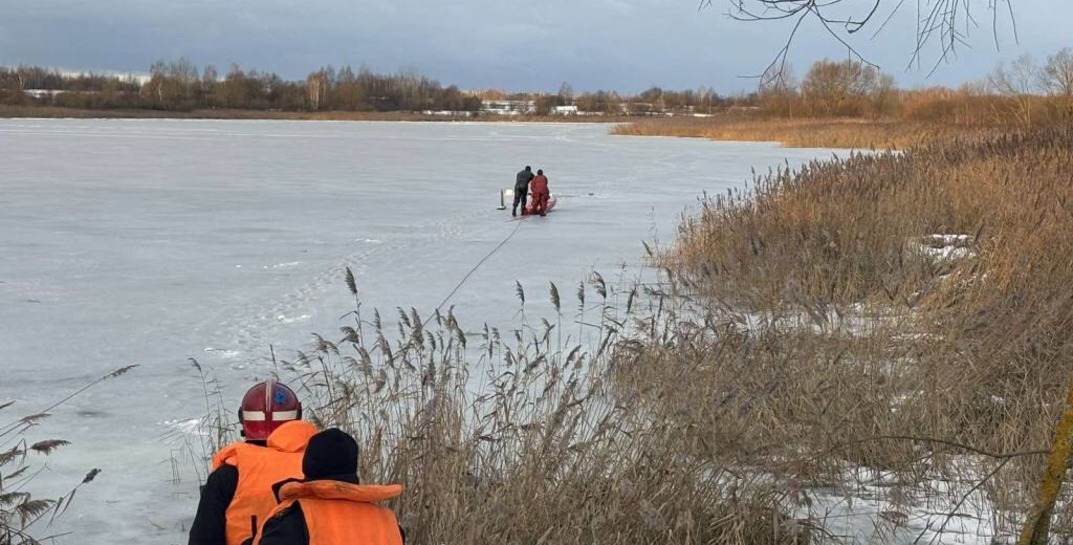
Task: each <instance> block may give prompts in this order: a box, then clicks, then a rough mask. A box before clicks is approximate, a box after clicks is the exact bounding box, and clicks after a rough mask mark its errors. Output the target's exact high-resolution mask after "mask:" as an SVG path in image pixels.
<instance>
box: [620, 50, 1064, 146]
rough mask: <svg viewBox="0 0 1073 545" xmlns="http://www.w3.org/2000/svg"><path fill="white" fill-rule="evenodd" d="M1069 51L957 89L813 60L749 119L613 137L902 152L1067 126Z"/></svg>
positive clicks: (732, 116)
mask: <svg viewBox="0 0 1073 545" xmlns="http://www.w3.org/2000/svg"><path fill="white" fill-rule="evenodd" d="M1070 82H1073V52H1071V51H1070V50H1068V49H1065V50H1062V51H1059V52H1058V53H1056V54H1054V55H1052V56H1051V57H1049V58H1048V60H1047V63H1046V64H1045V65H1044V66H1042V67H1039V66H1036V65H1035V64H1034V63H1033V62H1032V60H1031V59H1029V58H1021V59H1019V60H1018V61H1017V62H1015V63H1014V64H1013V65H1011V66H1006V65H1000V66H998V67H996V69H995V71H994V73H993V74H992V75H991V76H990V77H989V78H988V81H987V82H985V83H982V84H978V85H965V86H963V87H962V88H960V89H945V88H931V89H918V90H909V91H907V90H898V89H897V88H895V87H894V86H893V82H892V81H891V80H890V79H889V77H888V76H885V75H883V74H881V73H879V72H878V71H876V70H875V69H873V68H871V67H868V66H866V65H864V64H863V63H861V62H857V61H842V62H831V61H819V62H817V63H815V64H814V65H813V66H812V67H811V68H810V69H809V71H808V72H807V73H806V75H805V77H804V79H803V80H802V82H801V85H800V86H797V85H794V84H793V82H792V80H791V79H783V80H777V81H774V82H772V83H771V84H770V85H768V86H766V87H764V88H763V89H761V91H760V93H759V94H758V95H757V97H756V99H755V106H754V108H753V109H751V110H738V111H732V112H725V113H722V114H720V115H717V116H715V117H713V118H682V117H672V118H661V119H650V120H645V121H641V122H636V123H632V124H629V125H621V126H618V127H616V128H615V129H614V132H615V133H616V134H625V135H641V136H685V137H701V138H712V139H716V140H742V141H778V142H782V143H783V144H785V145H787V146H794V147H835V148H856V149H888V148H897V149H905V148H907V147H910V146H912V145H914V144H925V143H929V142H935V141H939V140H944V139H948V138H950V137H953V136H963V137H967V138H979V137H981V136H986V135H991V136H994V135H999V134H1003V133H1006V132H1008V131H1010V130H1023V129H1029V128H1033V127H1046V126H1055V125H1057V126H1061V125H1065V124H1068V123H1070V122H1073V85H1067V84H1069V83H1070Z"/></svg>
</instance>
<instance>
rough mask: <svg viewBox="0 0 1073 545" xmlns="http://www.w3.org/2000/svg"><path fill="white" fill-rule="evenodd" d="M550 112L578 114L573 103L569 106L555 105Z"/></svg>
mask: <svg viewBox="0 0 1073 545" xmlns="http://www.w3.org/2000/svg"><path fill="white" fill-rule="evenodd" d="M551 113H552V115H578V109H577V106H574V105H573V104H571V105H570V106H556V107H555V108H554V109H552V111H551Z"/></svg>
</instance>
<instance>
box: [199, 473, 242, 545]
mask: <svg viewBox="0 0 1073 545" xmlns="http://www.w3.org/2000/svg"><path fill="white" fill-rule="evenodd" d="M236 489H238V468H237V467H235V466H229V465H226V464H224V465H222V466H220V467H219V468H217V469H216V471H213V472H212V473H210V474H209V478H208V480H206V481H205V486H202V487H201V501H200V502H199V503H198V504H197V515H194V524H193V525H192V526H190V541H189V544H190V545H227V508H228V507H229V506H230V505H231V500H233V499H234V498H235V490H236Z"/></svg>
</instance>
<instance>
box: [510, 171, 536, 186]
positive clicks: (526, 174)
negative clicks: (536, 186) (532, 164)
mask: <svg viewBox="0 0 1073 545" xmlns="http://www.w3.org/2000/svg"><path fill="white" fill-rule="evenodd" d="M534 176H535V175H534V174H533V171H531V170H523V171H521V172H519V173H518V177H517V178H515V180H514V189H515V191H526V190H528V189H529V182H530V181H532V180H533V178H534Z"/></svg>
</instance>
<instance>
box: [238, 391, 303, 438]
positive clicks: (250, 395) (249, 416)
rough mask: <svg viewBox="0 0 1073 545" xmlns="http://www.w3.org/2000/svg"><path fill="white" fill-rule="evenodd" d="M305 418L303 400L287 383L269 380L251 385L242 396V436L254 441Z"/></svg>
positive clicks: (240, 409) (239, 419)
mask: <svg viewBox="0 0 1073 545" xmlns="http://www.w3.org/2000/svg"><path fill="white" fill-rule="evenodd" d="M301 419H302V403H301V402H300V401H298V396H296V395H294V391H293V390H291V389H290V388H288V387H287V385H286V384H282V383H279V382H276V381H275V380H273V379H268V380H266V381H264V382H259V383H257V384H256V385H254V387H253V388H250V389H249V390H248V391H247V392H246V395H245V396H243V397H242V407H241V408H239V410H238V421H239V422H242V435H243V437H245V438H246V439H247V440H250V441H264V440H266V439H268V436H269V435H271V434H272V432H273V431H275V430H276V428H278V427H280V426H281V425H283V424H285V423H287V422H290V421H291V420H301Z"/></svg>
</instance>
